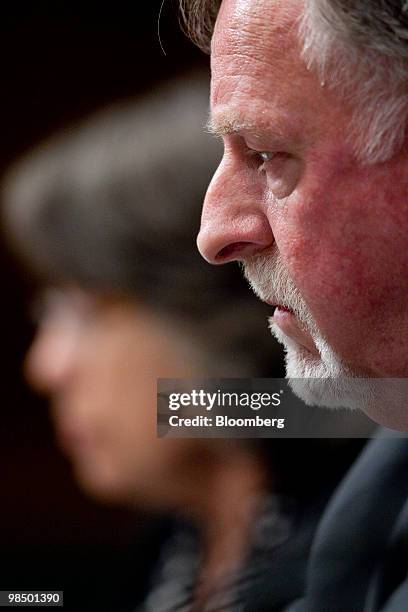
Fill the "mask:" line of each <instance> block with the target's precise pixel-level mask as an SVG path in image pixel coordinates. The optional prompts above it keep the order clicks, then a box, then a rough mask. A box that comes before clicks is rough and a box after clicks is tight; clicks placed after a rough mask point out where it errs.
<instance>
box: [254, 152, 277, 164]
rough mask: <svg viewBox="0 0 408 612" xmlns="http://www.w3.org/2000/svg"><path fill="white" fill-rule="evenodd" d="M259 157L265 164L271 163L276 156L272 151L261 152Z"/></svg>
mask: <svg viewBox="0 0 408 612" xmlns="http://www.w3.org/2000/svg"><path fill="white" fill-rule="evenodd" d="M258 155H259V157H260V158H261V160H262V161H263V162H264V163H265V162H268V161H270V160H271V159H272V158H273V156H274V155H275V153H271V151H260V152H259V153H258Z"/></svg>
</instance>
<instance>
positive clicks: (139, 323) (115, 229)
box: [3, 79, 345, 612]
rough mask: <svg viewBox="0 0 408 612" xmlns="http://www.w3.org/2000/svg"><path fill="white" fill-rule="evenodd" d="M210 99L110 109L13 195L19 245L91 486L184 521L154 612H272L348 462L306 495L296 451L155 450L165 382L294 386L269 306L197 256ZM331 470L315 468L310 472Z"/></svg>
mask: <svg viewBox="0 0 408 612" xmlns="http://www.w3.org/2000/svg"><path fill="white" fill-rule="evenodd" d="M206 100H207V94H206V91H205V90H204V89H203V87H202V85H201V84H200V82H199V81H197V80H194V79H193V80H192V81H191V80H190V82H189V83H188V84H187V85H185V86H181V85H178V86H174V87H173V88H169V89H167V90H164V91H160V92H157V93H156V94H154V95H151V96H150V97H149V98H146V99H144V100H143V101H139V102H134V103H131V104H128V105H122V106H119V107H117V108H115V109H110V110H109V111H105V112H103V113H101V114H100V115H99V116H97V117H95V118H92V119H91V120H89V121H88V122H87V123H85V124H84V125H82V126H80V127H79V128H75V129H72V130H71V131H70V132H67V133H65V134H63V135H61V136H59V137H57V138H55V139H54V140H53V141H51V142H49V143H48V144H46V145H44V146H43V147H41V148H40V149H39V150H38V151H36V152H34V153H33V154H32V155H30V156H29V157H27V158H26V159H24V160H23V161H22V162H20V164H18V165H17V166H16V167H15V168H14V169H13V170H12V171H11V172H10V174H9V176H8V178H7V181H6V183H5V187H4V198H3V199H4V211H5V215H4V216H5V222H6V229H7V232H8V237H9V240H10V242H11V243H12V245H13V247H14V249H15V250H16V251H17V252H18V253H19V254H20V256H21V257H22V259H23V260H24V262H25V263H26V265H29V266H30V267H31V269H32V270H33V272H35V273H36V275H37V276H39V277H40V279H41V282H42V285H43V287H44V288H45V289H44V291H43V293H42V298H41V304H40V305H39V306H38V308H37V311H38V332H37V335H36V338H35V340H34V342H33V345H32V347H31V349H30V351H29V353H28V356H27V361H26V373H27V377H28V378H29V380H30V382H31V383H32V384H33V386H35V387H36V388H37V389H39V390H40V391H42V392H45V393H46V394H48V395H49V396H50V398H51V410H52V416H53V421H54V425H55V430H56V435H57V438H58V441H59V443H60V445H61V447H62V448H63V450H64V452H65V453H66V454H67V455H68V457H69V458H70V460H71V461H72V465H73V469H74V472H75V475H76V478H77V480H78V482H79V483H80V485H81V486H82V487H83V488H84V489H85V490H86V491H88V492H89V493H90V494H92V495H94V496H98V497H100V498H102V499H104V500H107V499H111V500H120V501H122V502H125V503H129V504H135V505H138V506H143V507H144V508H147V509H149V510H161V511H163V510H164V511H171V512H173V513H176V514H177V515H179V516H181V517H182V518H183V520H182V521H181V523H180V524H179V525H178V526H177V529H175V533H174V536H173V537H172V538H171V539H170V541H169V542H168V543H167V544H166V546H165V547H164V548H163V557H162V561H161V564H160V568H159V569H158V571H157V574H156V577H155V580H154V585H153V587H152V590H151V593H150V595H149V596H148V597H147V599H146V602H145V605H144V608H143V609H145V610H152V611H154V612H160V611H161V610H163V611H164V610H182V609H183V610H187V609H188V610H221V609H226V610H238V609H239V610H242V609H244V607H243V606H244V605H246V606H247V608H245V609H248V610H251V611H253V610H258V609H259V610H260V609H262V597H263V593H264V591H265V587H266V590H267V592H268V597H267V600H268V609H273V608H272V607H271V603H273V605H275V606H276V609H279V608H280V607H281V605H283V604H284V603H285V602H286V601H289V600H290V599H291V598H292V597H294V596H296V594H297V593H299V592H300V590H301V588H302V571H303V563H304V559H305V557H306V551H307V549H308V546H309V544H310V541H311V537H312V534H313V528H314V525H315V522H316V519H317V517H318V514H319V512H320V509H321V507H322V504H323V503H324V500H325V499H326V497H327V495H328V493H329V491H330V488H331V486H332V484H334V482H335V481H336V475H337V472H338V471H339V470H340V471H341V469H342V467H343V463H345V461H344V460H343V458H342V456H341V460H340V461H339V462H338V463H339V466H340V467H339V469H337V467H336V466H337V463H336V461H337V460H336V459H334V460H332V463H331V464H330V474H329V475H327V477H326V476H325V475H323V476H322V477H321V478H319V479H318V481H319V486H318V487H317V488H313V485H311V484H310V483H309V484H308V486H307V487H305V486H304V483H303V480H304V478H303V477H302V476H301V475H300V477H299V467H298V461H297V460H296V461H294V460H293V457H292V458H291V455H292V451H291V449H293V445H291V446H289V441H287V440H286V441H285V440H282V441H281V442H282V443H283V444H285V445H286V446H285V448H283V447H282V445H279V444H277V442H279V441H275V442H274V447H273V449H272V448H270V449H268V452H265V448H264V445H262V443H260V442H255V441H251V440H208V439H207V440H199V439H157V437H156V433H155V432H156V380H157V378H193V377H200V378H205V377H218V378H220V377H252V376H257V377H262V376H267V375H269V376H271V375H273V376H276V375H279V372H278V373H277V371H276V370H275V371H274V370H273V364H274V363H275V361H276V358H275V353H274V351H275V350H276V349H275V348H274V345H273V344H272V340H271V338H270V336H269V334H268V333H267V330H266V316H267V314H268V310H269V309H268V307H266V306H265V305H262V304H260V303H259V302H257V301H256V300H255V299H253V297H252V296H251V295H249V292H248V291H247V288H246V286H245V284H244V283H243V281H242V280H241V279H240V277H239V274H238V271H237V270H236V269H235V268H234V267H222V268H218V269H214V268H211V267H210V266H208V265H207V264H205V262H203V261H202V260H201V258H200V256H199V255H198V253H197V252H196V248H195V235H196V233H197V229H198V224H199V213H200V203H201V201H202V198H203V194H204V192H205V188H206V185H207V184H208V181H209V178H210V176H211V174H212V172H213V171H214V168H215V166H216V164H217V161H218V157H219V149H218V145H217V143H216V142H214V141H213V140H212V139H210V138H209V137H207V136H206V135H204V134H203V133H202V125H203V123H204V121H205V110H206V104H207V102H206ZM297 444H298V447H297V448H301V446H299V445H300V442H297ZM280 449H281V450H280ZM282 451H283V455H284V456H285V464H284V465H282V463H280V462H279V457H278V455H279V453H280V452H282ZM334 455H335V453H334ZM317 461H319V462H320V453H314V454H309V453H307V454H306V456H305V457H303V458H302V462H303V467H304V469H308V470H312V469H314V468H316V471H317ZM314 462H316V465H315V464H314ZM286 463H287V464H288V465H289V466H290V465H292V466H293V465H294V463H296V477H295V478H293V473H292V475H291V471H290V468H289V469H288V466H287V465H286ZM271 466H272V467H271ZM333 466H334V467H335V468H336V469H334V467H333ZM294 483H295V484H294ZM316 490H317V492H318V493H316ZM285 568H286V569H285ZM274 576H275V577H274ZM277 576H279V579H277ZM282 576H283V577H284V579H282ZM271 577H272V583H271ZM271 584H272V585H273V589H272V591H273V595H272V598H271V593H270V591H271ZM255 601H257V603H255Z"/></svg>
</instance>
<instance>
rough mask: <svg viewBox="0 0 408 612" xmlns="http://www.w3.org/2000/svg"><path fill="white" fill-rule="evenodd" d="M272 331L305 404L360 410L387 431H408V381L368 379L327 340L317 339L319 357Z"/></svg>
mask: <svg viewBox="0 0 408 612" xmlns="http://www.w3.org/2000/svg"><path fill="white" fill-rule="evenodd" d="M271 331H272V333H273V335H274V336H275V337H276V339H277V340H278V341H279V342H280V343H281V344H283V345H284V348H285V353H286V356H285V361H286V377H287V379H288V382H289V385H290V387H291V389H292V390H293V392H294V393H295V395H297V396H298V397H299V398H300V399H301V400H302V401H303V402H305V404H307V405H309V406H323V407H327V408H349V409H352V410H355V409H358V410H361V411H362V412H364V413H365V414H366V415H367V416H368V417H370V418H371V419H372V420H374V421H375V422H376V423H379V424H380V425H382V426H384V427H389V428H391V429H396V430H399V431H404V432H407V431H408V400H407V398H408V378H364V377H363V376H362V375H360V374H358V373H354V372H352V371H351V370H350V369H349V367H348V366H347V365H345V364H344V363H342V361H341V360H340V359H339V357H338V356H337V355H336V354H335V353H334V352H333V350H332V349H331V348H330V346H329V345H328V344H327V343H326V342H325V341H324V340H321V339H315V344H316V347H317V349H318V355H316V354H315V353H311V352H310V351H308V350H307V348H305V347H303V346H301V345H299V344H298V343H297V342H296V341H295V340H293V339H291V338H289V337H288V336H286V335H285V334H283V333H282V331H281V330H280V329H279V328H278V327H277V326H276V325H274V324H272V325H271Z"/></svg>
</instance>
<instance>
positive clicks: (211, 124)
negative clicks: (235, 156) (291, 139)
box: [206, 112, 287, 143]
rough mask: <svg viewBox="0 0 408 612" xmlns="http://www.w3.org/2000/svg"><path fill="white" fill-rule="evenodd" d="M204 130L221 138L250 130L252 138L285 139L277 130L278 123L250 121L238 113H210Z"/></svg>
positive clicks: (279, 140) (278, 141) (281, 140)
mask: <svg viewBox="0 0 408 612" xmlns="http://www.w3.org/2000/svg"><path fill="white" fill-rule="evenodd" d="M206 130H207V132H209V133H210V134H213V136H217V137H218V138H221V137H222V136H228V135H229V134H240V133H241V132H250V133H251V136H252V137H254V138H259V139H263V138H265V137H268V139H273V140H274V141H276V142H277V143H281V142H282V143H283V142H286V141H287V136H286V137H285V134H284V133H282V132H281V130H279V125H278V124H276V125H274V126H273V127H271V126H270V125H263V124H259V122H256V123H255V122H254V121H251V120H249V119H247V118H245V117H243V116H241V115H239V114H235V113H233V114H231V113H226V112H225V113H223V112H221V113H217V114H212V115H211V114H210V116H209V119H208V121H207V124H206Z"/></svg>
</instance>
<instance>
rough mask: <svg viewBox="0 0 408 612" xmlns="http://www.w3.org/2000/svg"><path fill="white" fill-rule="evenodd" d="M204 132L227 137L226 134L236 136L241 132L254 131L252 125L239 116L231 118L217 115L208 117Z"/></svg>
mask: <svg viewBox="0 0 408 612" xmlns="http://www.w3.org/2000/svg"><path fill="white" fill-rule="evenodd" d="M206 130H207V132H209V133H210V134H212V135H213V136H218V137H221V136H227V135H228V134H236V133H238V132H241V131H243V130H251V131H254V130H255V126H254V124H253V123H251V122H249V121H245V120H244V119H242V118H240V117H239V116H231V115H227V114H226V113H225V114H224V113H221V114H218V115H215V116H214V115H210V116H209V118H208V121H207V124H206Z"/></svg>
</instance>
